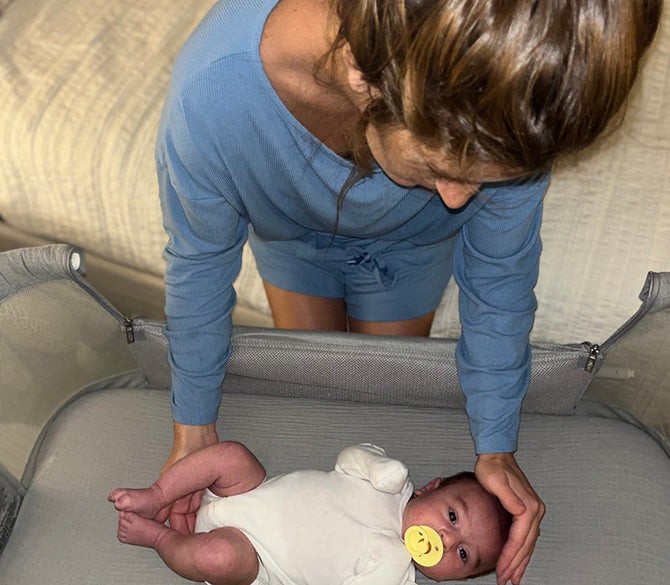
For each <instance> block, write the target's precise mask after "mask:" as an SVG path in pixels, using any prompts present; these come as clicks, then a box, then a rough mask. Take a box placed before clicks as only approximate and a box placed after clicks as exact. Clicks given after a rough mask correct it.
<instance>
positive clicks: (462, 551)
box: [458, 546, 468, 563]
mask: <svg viewBox="0 0 670 585" xmlns="http://www.w3.org/2000/svg"><path fill="white" fill-rule="evenodd" d="M458 556H459V557H461V560H462V561H463V562H464V563H467V562H468V551H466V550H465V549H464V548H463V547H462V546H459V547H458Z"/></svg>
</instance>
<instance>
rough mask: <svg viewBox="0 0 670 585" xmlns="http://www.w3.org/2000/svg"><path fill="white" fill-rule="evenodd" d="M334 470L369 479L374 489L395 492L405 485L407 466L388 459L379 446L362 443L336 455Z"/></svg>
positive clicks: (389, 492)
mask: <svg viewBox="0 0 670 585" xmlns="http://www.w3.org/2000/svg"><path fill="white" fill-rule="evenodd" d="M335 471H339V472H340V473H345V474H347V475H352V476H354V477H358V478H359V479H365V480H367V481H369V482H370V483H371V484H372V485H373V486H374V487H375V489H378V490H379V491H381V492H386V493H388V494H397V493H399V492H400V491H401V490H402V488H403V487H404V486H405V484H406V482H407V477H408V474H409V473H408V471H407V467H405V466H404V465H403V464H402V463H401V462H400V461H397V460H395V459H389V458H388V457H387V456H386V452H385V451H384V449H382V448H381V447H377V446H376V445H373V444H371V443H362V444H360V445H354V446H352V447H347V448H346V449H344V450H343V451H341V452H340V454H339V455H338V457H337V462H336V464H335Z"/></svg>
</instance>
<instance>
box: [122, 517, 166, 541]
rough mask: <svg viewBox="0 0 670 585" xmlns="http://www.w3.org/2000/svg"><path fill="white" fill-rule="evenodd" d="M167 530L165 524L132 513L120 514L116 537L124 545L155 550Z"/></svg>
mask: <svg viewBox="0 0 670 585" xmlns="http://www.w3.org/2000/svg"><path fill="white" fill-rule="evenodd" d="M169 530H170V529H169V528H168V527H167V526H165V524H161V523H160V522H156V521H155V520H148V519H146V518H142V517H141V516H138V515H137V514H135V513H134V512H120V513H119V526H118V530H117V533H116V536H117V538H118V539H119V540H120V541H121V542H125V543H126V544H134V545H137V546H146V547H149V548H156V546H157V545H158V542H159V540H160V539H161V537H162V536H163V535H164V534H165V533H166V532H168V531H169Z"/></svg>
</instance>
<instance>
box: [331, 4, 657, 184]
mask: <svg viewBox="0 0 670 585" xmlns="http://www.w3.org/2000/svg"><path fill="white" fill-rule="evenodd" d="M661 3H662V0H332V5H333V9H334V10H335V13H336V15H337V17H338V19H339V22H340V27H339V32H338V34H337V37H336V39H335V42H334V44H333V46H332V49H331V52H330V53H329V55H330V56H332V55H334V54H335V52H336V51H337V50H339V49H340V48H341V47H342V46H343V45H344V44H345V43H347V42H348V43H349V45H350V46H351V51H352V54H353V56H354V58H355V60H356V63H357V65H358V67H359V68H360V70H361V71H362V73H363V75H364V78H365V80H366V81H367V82H368V83H369V84H370V86H371V88H373V89H374V90H376V91H375V92H374V93H373V95H374V97H373V98H372V99H371V101H370V103H369V104H368V106H367V108H366V110H365V112H364V114H363V117H362V121H361V127H360V136H359V139H360V138H362V137H363V136H364V131H365V128H366V127H367V125H368V124H374V125H376V126H379V127H380V128H383V127H385V126H389V125H400V126H402V127H405V128H407V129H408V130H409V131H410V132H412V133H413V134H414V135H415V136H416V137H417V138H418V139H419V140H421V141H422V142H423V143H424V144H426V145H427V146H429V147H431V148H434V149H436V150H439V151H442V152H443V153H444V154H445V156H450V157H452V158H455V159H456V160H457V161H459V162H460V163H461V165H463V169H464V170H465V169H467V166H468V165H469V164H479V163H486V164H494V165H499V166H501V167H504V168H510V169H516V170H518V171H522V172H528V173H531V172H535V171H538V170H541V169H544V168H546V167H547V166H549V165H550V164H551V163H552V162H553V161H554V160H555V159H556V158H557V157H558V156H559V155H562V154H566V153H571V152H575V151H578V150H580V149H582V148H584V147H586V146H588V145H589V144H591V143H592V142H593V141H594V140H595V139H596V138H597V137H598V136H599V135H601V134H602V133H603V132H605V131H607V130H609V129H610V128H612V127H613V126H615V125H616V123H617V122H618V121H619V120H620V119H621V116H622V114H623V110H624V105H625V102H626V98H627V96H628V94H629V92H630V89H631V87H632V85H633V82H634V81H635V79H636V77H637V73H638V69H639V65H640V59H641V58H642V55H643V54H644V52H645V51H646V49H647V48H648V47H649V45H650V43H651V41H652V39H653V37H654V35H655V32H656V29H657V27H658V21H659V18H660V12H661ZM359 142H360V143H362V144H363V145H364V140H359ZM355 158H356V159H357V160H356V162H357V163H358V164H359V165H361V166H362V167H363V168H366V167H369V163H370V155H369V152H367V149H366V148H365V147H364V146H363V148H362V149H361V151H360V152H359V153H358V155H357V156H355Z"/></svg>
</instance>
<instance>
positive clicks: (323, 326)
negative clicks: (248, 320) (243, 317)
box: [263, 282, 435, 337]
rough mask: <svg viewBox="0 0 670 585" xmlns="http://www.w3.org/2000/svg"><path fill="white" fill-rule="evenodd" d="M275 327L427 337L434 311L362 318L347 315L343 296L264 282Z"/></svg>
mask: <svg viewBox="0 0 670 585" xmlns="http://www.w3.org/2000/svg"><path fill="white" fill-rule="evenodd" d="M263 284H264V285H265V292H266V294H267V296H268V301H269V303H270V309H271V310H272V318H273V320H274V324H275V327H277V328H278V329H306V330H310V331H311V330H318V331H347V330H350V331H352V332H354V333H368V334H371V335H411V336H418V337H427V336H428V334H429V333H430V327H431V325H432V324H433V317H434V316H435V312H434V311H433V312H431V313H428V314H427V315H423V316H422V317H417V318H416V319H405V320H402V321H361V320H359V319H354V318H353V317H350V316H349V317H348V316H347V313H346V308H345V304H344V300H343V299H331V298H327V297H316V296H312V295H305V294H301V293H296V292H291V291H288V290H284V289H281V288H278V287H276V286H274V285H272V284H269V283H268V282H263Z"/></svg>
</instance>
